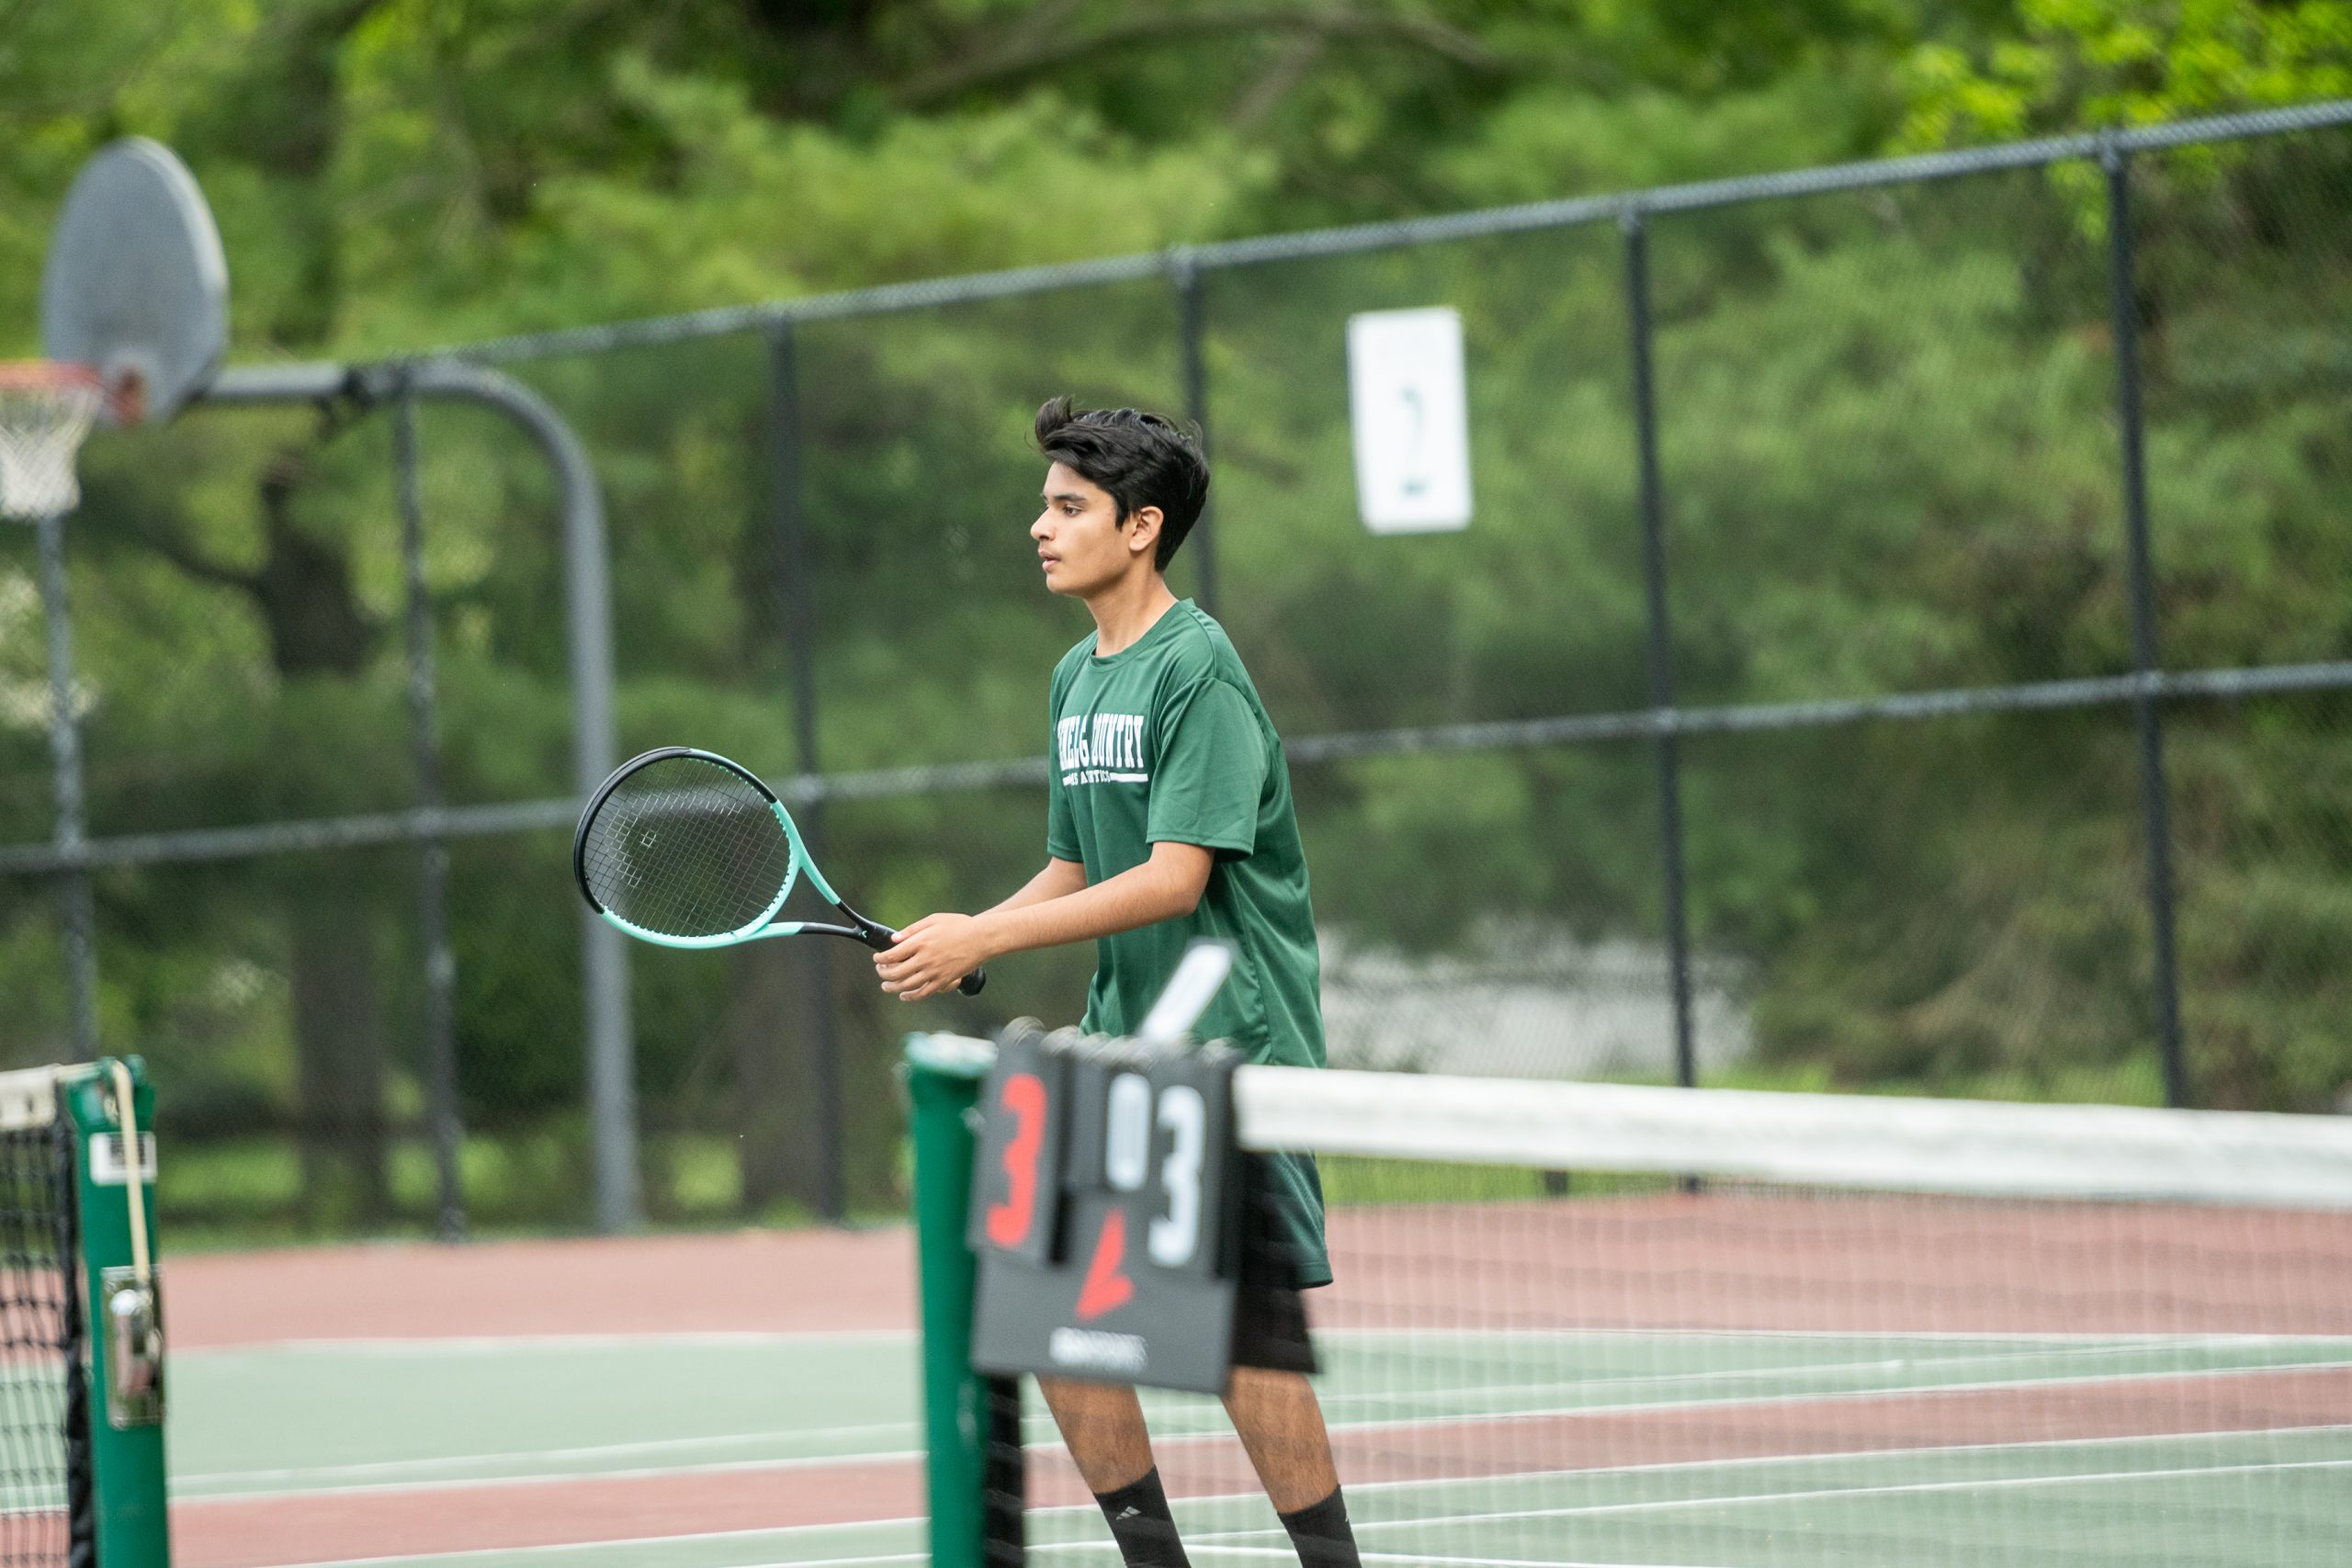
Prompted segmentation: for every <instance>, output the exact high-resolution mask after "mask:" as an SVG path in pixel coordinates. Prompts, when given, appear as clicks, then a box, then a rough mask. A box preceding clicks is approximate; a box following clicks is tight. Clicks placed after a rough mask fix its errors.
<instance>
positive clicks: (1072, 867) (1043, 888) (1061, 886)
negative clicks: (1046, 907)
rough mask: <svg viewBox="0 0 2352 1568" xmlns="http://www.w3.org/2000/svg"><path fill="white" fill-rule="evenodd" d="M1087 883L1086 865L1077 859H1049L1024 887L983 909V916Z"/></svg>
mask: <svg viewBox="0 0 2352 1568" xmlns="http://www.w3.org/2000/svg"><path fill="white" fill-rule="evenodd" d="M1085 886H1086V868H1085V867H1084V866H1082V865H1080V864H1079V863H1077V862H1076V861H1067V860H1049V861H1047V862H1046V868H1045V869H1044V870H1043V871H1041V872H1039V873H1038V874H1036V875H1035V876H1033V877H1031V878H1030V879H1029V880H1028V881H1027V882H1025V883H1023V884H1022V886H1021V890H1020V891H1019V892H1017V893H1015V894H1013V896H1012V897H1010V898H1007V899H1006V900H1004V902H1002V903H1001V904H998V905H996V906H994V907H993V908H987V909H983V910H981V911H980V917H981V919H987V918H988V917H989V916H990V915H997V914H1001V913H1003V912H1004V911H1005V910H1007V909H1025V908H1029V907H1030V906H1031V905H1033V904H1042V903H1044V902H1046V900H1047V899H1048V898H1064V897H1069V895H1070V894H1072V893H1076V892H1079V891H1080V890H1081V889H1083V888H1084V887H1085Z"/></svg>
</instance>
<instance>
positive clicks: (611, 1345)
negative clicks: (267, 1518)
mask: <svg viewBox="0 0 2352 1568" xmlns="http://www.w3.org/2000/svg"><path fill="white" fill-rule="evenodd" d="M915 1337H916V1336H915V1330H913V1329H911V1328H817V1329H808V1330H797V1329H776V1330H774V1331H767V1330H760V1329H743V1330H731V1329H710V1330H707V1331H692V1332H687V1333H678V1334H668V1333H656V1334H512V1335H502V1334H469V1335H453V1336H450V1337H446V1338H435V1337H428V1336H424V1335H417V1336H410V1337H398V1338H391V1337H382V1338H373V1339H266V1340H257V1341H255V1342H254V1343H252V1344H249V1345H198V1346H191V1347H189V1348H187V1349H185V1350H174V1351H173V1352H172V1359H174V1360H175V1361H182V1360H189V1359H204V1358H206V1357H213V1356H222V1357H226V1356H243V1355H251V1354H253V1353H254V1352H257V1351H258V1352H264V1353H279V1352H291V1353H294V1354H298V1355H318V1354H327V1355H339V1354H345V1353H348V1354H351V1355H356V1356H437V1355H443V1354H451V1355H464V1356H483V1355H490V1354H492V1353H496V1354H499V1355H503V1354H505V1353H506V1352H507V1351H510V1350H524V1351H531V1350H540V1351H561V1350H646V1349H681V1350H703V1349H708V1350H728V1349H745V1348H777V1349H784V1348H795V1347H800V1346H810V1347H819V1348H821V1347H823V1346H827V1345H911V1344H913V1343H914V1340H915Z"/></svg>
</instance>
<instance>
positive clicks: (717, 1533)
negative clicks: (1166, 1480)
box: [267, 1504, 1092, 1568]
mask: <svg viewBox="0 0 2352 1568" xmlns="http://www.w3.org/2000/svg"><path fill="white" fill-rule="evenodd" d="M1088 1506H1092V1505H1091V1504H1090V1505H1088ZM930 1528H931V1521H930V1520H929V1519H926V1518H911V1517H910V1518H897V1519H837V1520H835V1521H833V1522H832V1523H831V1524H823V1525H768V1526H765V1527H763V1528H762V1529H741V1530H702V1531H700V1532H697V1533H695V1534H693V1535H646V1536H630V1537H627V1538H623V1539H617V1540H566V1541H558V1542H551V1543H549V1544H548V1545H545V1546H469V1547H461V1548H459V1549H458V1551H427V1552H422V1553H420V1552H413V1551H411V1552H403V1553H401V1554H400V1555H398V1556H394V1557H336V1558H332V1559H329V1560H327V1561H325V1562H277V1563H270V1564H268V1565H267V1568H401V1564H405V1563H412V1562H480V1561H481V1559H483V1558H485V1557H526V1556H543V1555H545V1554H546V1553H548V1552H551V1551H611V1550H613V1549H615V1548H616V1547H624V1546H626V1547H631V1548H642V1547H648V1546H665V1545H671V1544H679V1545H702V1544H707V1543H714V1542H718V1541H726V1540H758V1539H762V1538H764V1537H767V1536H809V1535H823V1534H825V1533H827V1532H828V1531H832V1530H878V1529H911V1530H928V1529H930ZM842 1561H855V1559H844V1560H842ZM885 1561H888V1560H887V1559H886V1560H885ZM915 1561H917V1562H921V1561H922V1559H921V1558H920V1557H918V1558H916V1559H915ZM788 1568H817V1565H816V1564H815V1563H804V1564H793V1565H788Z"/></svg>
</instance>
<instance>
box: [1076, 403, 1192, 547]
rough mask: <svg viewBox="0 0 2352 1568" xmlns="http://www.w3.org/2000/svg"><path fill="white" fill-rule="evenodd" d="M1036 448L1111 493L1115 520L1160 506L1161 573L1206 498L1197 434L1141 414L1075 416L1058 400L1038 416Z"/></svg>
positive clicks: (1078, 412)
mask: <svg viewBox="0 0 2352 1568" xmlns="http://www.w3.org/2000/svg"><path fill="white" fill-rule="evenodd" d="M1036 441H1037V450H1038V451H1040V452H1043V453H1044V454H1045V455H1046V457H1050V458H1052V459H1053V460H1054V461H1055V462H1057V463H1064V464H1067V465H1069V467H1070V468H1074V469H1076V470H1077V471H1078V472H1079V473H1080V474H1082V475H1084V476H1085V477H1086V478H1087V479H1089V480H1090V481H1091V482H1092V483H1094V484H1098V485H1100V486H1102V487H1103V489H1104V490H1105V491H1109V492H1110V495H1111V499H1112V500H1113V501H1114V502H1117V503H1118V506H1119V521H1120V522H1121V523H1125V521H1126V520H1127V518H1128V516H1129V515H1130V514H1131V513H1135V512H1137V511H1139V510H1141V509H1142V508H1144V507H1147V506H1157V507H1158V508H1159V515H1160V518H1161V520H1162V521H1161V522H1160V525H1159V547H1158V548H1157V549H1156V550H1154V551H1153V553H1152V564H1153V565H1155V566H1157V567H1158V568H1159V570H1162V571H1166V570H1168V563H1169V562H1170V560H1172V559H1174V558H1175V556H1176V550H1177V547H1179V546H1180V545H1182V544H1183V542H1184V536H1185V535H1187V534H1190V533H1191V532H1192V531H1193V524H1194V523H1196V522H1198V521H1199V520H1200V515H1201V508H1202V507H1203V506H1204V505H1206V504H1207V502H1208V499H1209V465H1208V460H1207V459H1206V458H1204V457H1202V456H1201V442H1200V436H1199V434H1198V433H1197V432H1195V431H1190V430H1185V429H1183V428H1182V427H1180V426H1178V425H1177V424H1175V423H1173V422H1171V421H1169V420H1165V419H1162V418H1160V416H1159V415H1158V414H1156V413H1147V412H1144V411H1143V410H1141V409H1095V410H1092V411H1091V412H1089V411H1082V410H1080V408H1079V407H1078V405H1077V404H1076V403H1074V402H1072V401H1071V400H1069V398H1055V399H1053V400H1050V401H1049V402H1047V403H1046V405H1045V406H1044V407H1043V408H1041V409H1039V410H1038V411H1037V428H1036Z"/></svg>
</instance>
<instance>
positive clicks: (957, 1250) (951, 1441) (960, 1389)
mask: <svg viewBox="0 0 2352 1568" xmlns="http://www.w3.org/2000/svg"><path fill="white" fill-rule="evenodd" d="M989 1056H990V1054H989V1051H988V1050H987V1048H986V1047H984V1046H982V1045H981V1044H980V1043H978V1042H977V1041H971V1040H958V1039H955V1038H952V1037H950V1036H946V1035H936V1034H915V1035H910V1036H909V1037H908V1039H907V1055H906V1078H907V1091H908V1094H909V1097H910V1099H911V1100H912V1101H913V1104H914V1114H913V1122H914V1145H915V1149H914V1153H915V1241H916V1251H917V1260H918V1263H919V1266H920V1269H919V1271H920V1277H921V1281H922V1402H923V1440H924V1446H925V1448H926V1449H927V1450H928V1452H929V1456H930V1458H929V1463H928V1465H927V1467H926V1483H927V1486H928V1489H929V1494H930V1503H931V1561H932V1565H933V1568H979V1564H980V1562H981V1561H982V1556H983V1553H984V1551H985V1550H986V1540H987V1525H986V1518H987V1512H988V1491H989V1464H988V1433H989V1380H988V1379H986V1378H983V1377H981V1376H980V1375H979V1374H978V1373H977V1372H975V1371H972V1291H973V1276H974V1272H975V1270H974V1268H973V1262H972V1254H971V1250H970V1249H969V1248H968V1247H966V1246H965V1245H964V1216H965V1215H966V1214H967V1213H968V1212H969V1211H970V1208H971V1201H972V1161H973V1158H974V1156H975V1154H976V1153H977V1146H976V1144H975V1141H974V1137H973V1130H972V1121H973V1111H974V1108H975V1107H976V1106H977V1105H978V1102H979V1097H980V1080H981V1079H983V1078H985V1077H988V1072H989Z"/></svg>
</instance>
